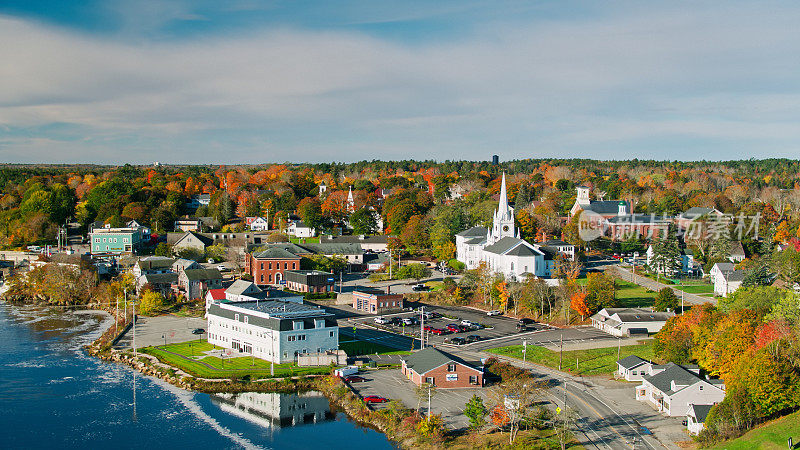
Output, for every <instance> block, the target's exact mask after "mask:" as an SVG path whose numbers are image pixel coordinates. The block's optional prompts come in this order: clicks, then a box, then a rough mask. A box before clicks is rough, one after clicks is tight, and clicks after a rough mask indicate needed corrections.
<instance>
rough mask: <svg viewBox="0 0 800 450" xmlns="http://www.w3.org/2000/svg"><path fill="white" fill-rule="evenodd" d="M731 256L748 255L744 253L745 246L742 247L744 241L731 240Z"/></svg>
mask: <svg viewBox="0 0 800 450" xmlns="http://www.w3.org/2000/svg"><path fill="white" fill-rule="evenodd" d="M730 256H747V255H745V253H744V247H742V243H741V242H739V241H733V242H731V252H730Z"/></svg>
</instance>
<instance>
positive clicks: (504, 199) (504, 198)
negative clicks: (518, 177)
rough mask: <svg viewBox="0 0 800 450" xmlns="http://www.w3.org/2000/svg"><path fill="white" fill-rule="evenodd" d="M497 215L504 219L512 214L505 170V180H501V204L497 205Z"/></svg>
mask: <svg viewBox="0 0 800 450" xmlns="http://www.w3.org/2000/svg"><path fill="white" fill-rule="evenodd" d="M497 215H498V216H500V217H501V218H504V219H505V218H508V217H509V216H510V214H509V211H508V194H507V193H506V173H505V172H503V180H502V181H501V182H500V204H499V205H498V206H497Z"/></svg>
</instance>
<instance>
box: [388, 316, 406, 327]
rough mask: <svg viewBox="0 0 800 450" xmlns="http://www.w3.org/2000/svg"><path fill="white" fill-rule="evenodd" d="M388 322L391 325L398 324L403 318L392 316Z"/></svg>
mask: <svg viewBox="0 0 800 450" xmlns="http://www.w3.org/2000/svg"><path fill="white" fill-rule="evenodd" d="M389 323H390V324H391V325H400V324H402V323H403V319H401V318H399V317H392V318H391V319H389Z"/></svg>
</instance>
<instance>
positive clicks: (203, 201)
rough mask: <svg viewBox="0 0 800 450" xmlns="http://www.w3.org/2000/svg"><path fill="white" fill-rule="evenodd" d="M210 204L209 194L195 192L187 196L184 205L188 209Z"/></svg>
mask: <svg viewBox="0 0 800 450" xmlns="http://www.w3.org/2000/svg"><path fill="white" fill-rule="evenodd" d="M210 204H211V194H195V195H192V196H191V197H189V201H188V202H186V207H187V208H189V209H197V208H199V207H201V206H208V205H210Z"/></svg>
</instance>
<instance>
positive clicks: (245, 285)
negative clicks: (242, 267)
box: [225, 280, 261, 295]
mask: <svg viewBox="0 0 800 450" xmlns="http://www.w3.org/2000/svg"><path fill="white" fill-rule="evenodd" d="M251 287H254V288H256V292H261V289H260V288H259V287H258V286H256V285H255V283H253V282H250V281H245V280H236V281H234V282H233V284H232V285H230V286H229V287H228V289H225V293H226V294H228V293H230V294H232V295H241V294H243V293H244V291H246V290H248V289H249V288H251Z"/></svg>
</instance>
